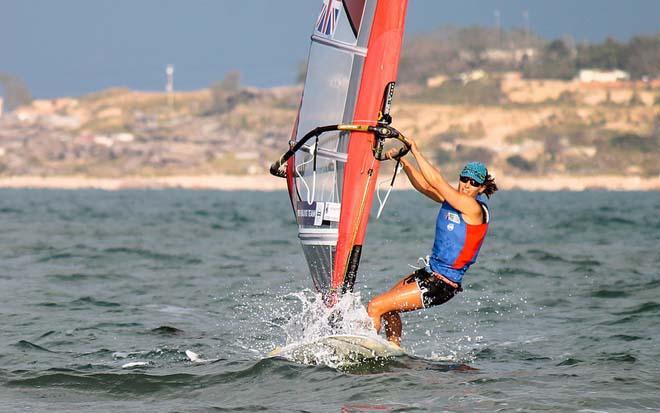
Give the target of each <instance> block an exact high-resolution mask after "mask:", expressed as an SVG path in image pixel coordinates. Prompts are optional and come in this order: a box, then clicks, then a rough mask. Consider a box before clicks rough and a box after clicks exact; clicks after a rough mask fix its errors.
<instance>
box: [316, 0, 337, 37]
mask: <svg viewBox="0 0 660 413" xmlns="http://www.w3.org/2000/svg"><path fill="white" fill-rule="evenodd" d="M340 12H341V0H323V8H322V9H321V14H320V15H319V18H318V20H317V21H316V31H317V32H319V33H323V34H324V35H326V36H330V37H333V36H334V35H335V30H336V29H337V20H339V13H340Z"/></svg>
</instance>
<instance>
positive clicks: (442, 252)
mask: <svg viewBox="0 0 660 413" xmlns="http://www.w3.org/2000/svg"><path fill="white" fill-rule="evenodd" d="M408 140H409V141H410V144H411V149H410V152H411V153H412V155H413V156H414V157H415V160H416V161H417V168H415V166H413V164H412V162H411V161H410V160H409V159H407V158H406V157H404V158H402V159H401V164H402V165H403V169H404V171H405V172H406V175H408V179H409V180H410V182H411V183H412V185H413V186H414V187H415V189H417V190H418V191H419V192H421V193H422V194H424V195H426V196H427V197H429V198H431V199H433V200H434V201H437V202H439V203H441V204H442V205H441V207H440V212H439V213H438V218H437V220H436V232H435V242H434V244H433V251H432V253H431V255H430V257H429V258H428V259H427V262H426V263H425V264H426V267H425V268H421V269H419V270H417V271H415V272H414V273H412V274H410V275H408V276H407V277H404V278H403V279H402V280H401V281H399V282H398V283H397V284H396V285H395V286H394V287H392V288H391V289H390V290H389V291H387V292H385V293H383V294H381V295H379V296H377V297H375V298H374V299H372V300H371V301H370V302H369V306H368V308H367V311H368V313H369V316H370V317H371V318H372V319H373V322H374V327H375V328H376V331H378V332H380V328H381V319H383V320H385V334H386V335H387V339H388V340H389V341H391V342H392V343H394V344H396V345H400V344H401V317H400V316H399V313H401V312H405V311H412V310H418V309H421V308H429V307H432V306H435V305H440V304H443V303H445V302H447V301H449V300H450V299H451V298H452V297H454V295H456V294H457V293H458V292H460V291H462V288H461V281H462V280H463V274H465V271H467V269H468V268H469V267H470V265H472V264H473V263H474V262H475V261H476V259H477V255H478V254H479V249H480V248H481V244H482V242H483V240H484V238H485V236H486V232H487V230H488V223H489V221H490V217H489V212H488V207H487V206H486V203H485V200H484V199H483V196H482V194H483V195H486V196H487V197H490V195H492V194H493V193H494V192H495V191H497V185H495V181H494V179H493V178H492V177H491V176H490V175H489V174H488V170H487V169H486V167H485V166H484V165H483V164H482V163H479V162H470V163H468V164H467V165H465V167H464V168H463V170H462V171H461V174H460V178H459V182H458V189H455V188H454V187H453V186H451V185H450V184H449V182H447V180H446V179H445V178H444V177H443V176H442V174H441V173H440V171H439V170H438V169H436V168H434V167H433V166H432V165H431V164H430V163H429V161H428V160H427V159H426V158H424V156H423V155H422V154H421V153H420V152H419V149H418V148H417V144H416V143H415V142H414V141H413V140H411V139H408ZM394 153H395V152H394V151H391V152H388V154H387V155H388V157H391V156H393V155H394Z"/></svg>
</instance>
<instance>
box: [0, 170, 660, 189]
mask: <svg viewBox="0 0 660 413" xmlns="http://www.w3.org/2000/svg"><path fill="white" fill-rule="evenodd" d="M495 179H496V182H497V185H498V186H499V188H500V189H502V190H523V191H585V190H608V191H658V190H660V176H658V177H653V178H644V177H640V176H620V175H599V176H573V175H548V176H542V177H512V176H502V175H499V174H495ZM381 181H385V182H384V183H382V185H381V191H382V190H387V185H388V182H389V177H384V176H381V177H379V180H378V182H379V183H380V182H381ZM177 188H178V189H193V190H224V191H278V190H284V189H285V188H286V180H284V179H282V178H277V177H274V176H271V175H199V176H194V175H176V176H175V175H172V176H162V177H138V176H135V177H123V178H93V177H85V176H49V177H40V176H11V177H0V189H67V190H77V189H101V190H106V191H117V190H124V189H177ZM394 189H396V190H406V189H412V186H411V185H410V183H409V182H408V180H407V179H405V178H404V177H403V176H400V177H398V178H397V182H396V184H395V187H394Z"/></svg>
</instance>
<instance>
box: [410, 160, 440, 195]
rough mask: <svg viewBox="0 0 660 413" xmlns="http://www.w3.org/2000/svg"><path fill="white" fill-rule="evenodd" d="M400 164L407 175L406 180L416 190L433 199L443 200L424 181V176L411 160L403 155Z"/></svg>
mask: <svg viewBox="0 0 660 413" xmlns="http://www.w3.org/2000/svg"><path fill="white" fill-rule="evenodd" d="M401 165H402V166H403V171H404V172H405V173H406V175H407V176H408V180H409V181H410V183H411V184H412V186H413V187H414V188H415V189H416V190H418V191H419V192H421V193H422V194H424V195H426V196H427V197H429V198H431V199H432V200H434V201H437V202H443V201H444V198H442V196H441V195H440V193H438V192H437V191H433V190H432V188H431V185H429V183H428V182H426V179H425V178H424V176H423V175H422V174H421V173H420V172H419V171H418V170H417V169H416V168H415V167H414V166H413V164H412V161H409V160H408V159H406V158H405V157H404V158H401Z"/></svg>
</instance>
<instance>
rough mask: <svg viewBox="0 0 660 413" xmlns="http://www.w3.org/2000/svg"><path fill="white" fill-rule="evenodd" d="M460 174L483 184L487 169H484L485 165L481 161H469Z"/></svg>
mask: <svg viewBox="0 0 660 413" xmlns="http://www.w3.org/2000/svg"><path fill="white" fill-rule="evenodd" d="M461 176H467V177H468V178H472V179H474V180H475V181H477V182H478V183H479V185H483V183H484V182H486V177H487V176H488V169H486V166H485V165H484V164H482V163H481V162H469V163H468V164H467V165H465V166H464V167H463V170H462V171H461Z"/></svg>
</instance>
